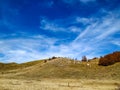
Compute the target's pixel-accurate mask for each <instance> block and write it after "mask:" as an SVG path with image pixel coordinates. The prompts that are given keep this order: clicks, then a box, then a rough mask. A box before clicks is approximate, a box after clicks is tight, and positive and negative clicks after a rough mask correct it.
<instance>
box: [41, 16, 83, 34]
mask: <svg viewBox="0 0 120 90" xmlns="http://www.w3.org/2000/svg"><path fill="white" fill-rule="evenodd" d="M66 20H67V21H68V22H67V23H65V22H66ZM79 22H80V20H79V21H78V20H76V19H73V21H70V22H69V20H68V19H62V20H53V21H51V20H48V19H47V18H42V20H41V21H40V24H41V25H40V29H43V30H49V31H53V32H73V33H78V32H80V31H81V28H80V27H78V26H75V25H70V24H74V23H79ZM81 23H84V22H83V21H81Z"/></svg>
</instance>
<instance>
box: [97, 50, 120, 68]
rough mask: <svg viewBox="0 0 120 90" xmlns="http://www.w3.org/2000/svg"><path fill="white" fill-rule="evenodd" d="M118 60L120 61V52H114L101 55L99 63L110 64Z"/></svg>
mask: <svg viewBox="0 0 120 90" xmlns="http://www.w3.org/2000/svg"><path fill="white" fill-rule="evenodd" d="M116 62H120V52H119V51H117V52H113V53H112V54H108V55H105V56H104V57H100V60H99V65H102V66H108V65H112V64H114V63H116Z"/></svg>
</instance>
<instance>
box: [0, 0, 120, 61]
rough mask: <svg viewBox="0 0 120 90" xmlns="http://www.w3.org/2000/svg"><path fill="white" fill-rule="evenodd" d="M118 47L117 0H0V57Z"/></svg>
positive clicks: (75, 54) (90, 53) (92, 52)
mask: <svg viewBox="0 0 120 90" xmlns="http://www.w3.org/2000/svg"><path fill="white" fill-rule="evenodd" d="M119 50H120V0H0V62H18V63H21V62H27V61H31V60H37V59H44V58H49V57H52V56H62V57H71V58H78V59H81V57H82V56H83V55H86V56H87V57H88V58H93V57H99V56H102V55H105V54H107V53H111V52H113V51H119Z"/></svg>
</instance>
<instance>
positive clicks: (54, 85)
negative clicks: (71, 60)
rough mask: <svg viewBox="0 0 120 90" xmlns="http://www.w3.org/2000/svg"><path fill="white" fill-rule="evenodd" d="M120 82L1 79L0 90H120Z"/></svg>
mask: <svg viewBox="0 0 120 90" xmlns="http://www.w3.org/2000/svg"><path fill="white" fill-rule="evenodd" d="M118 85H120V81H114V80H110V81H109V80H85V79H78V80H77V79H38V80H23V79H0V90H119V88H118Z"/></svg>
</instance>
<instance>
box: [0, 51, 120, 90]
mask: <svg viewBox="0 0 120 90" xmlns="http://www.w3.org/2000/svg"><path fill="white" fill-rule="evenodd" d="M114 54H115V53H114ZM117 55H118V54H117ZM83 59H84V60H85V61H79V60H77V59H70V58H63V57H56V58H51V60H49V59H44V60H37V61H32V62H26V63H22V64H17V63H10V64H4V63H0V79H1V80H0V90H2V89H3V90H26V89H29V90H33V88H34V90H83V89H86V90H88V88H89V90H119V86H120V82H119V81H120V63H115V64H113V65H110V66H107V67H105V66H101V65H98V64H99V58H94V59H92V60H90V61H89V62H88V61H87V58H86V57H83ZM117 62H118V61H117ZM4 80H5V81H4ZM75 80H76V81H75ZM104 80H105V82H103V81H104ZM2 83H3V84H2ZM4 84H7V86H8V87H5V85H4ZM24 85H25V86H24ZM51 85H53V86H52V87H51ZM96 86H97V87H96ZM99 86H100V87H99ZM101 86H102V87H101Z"/></svg>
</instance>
